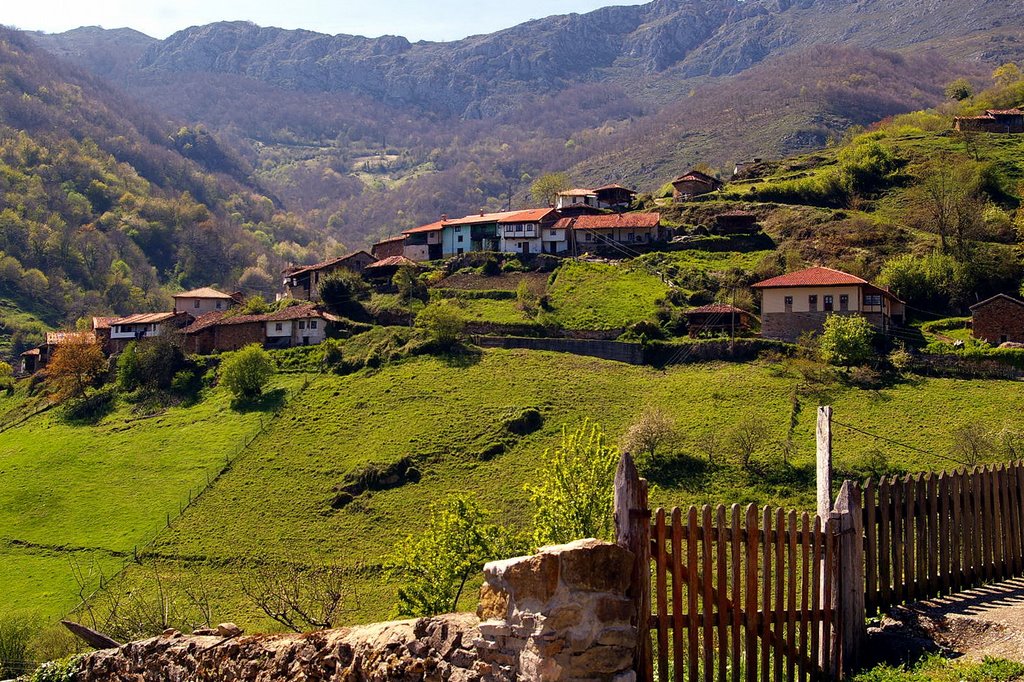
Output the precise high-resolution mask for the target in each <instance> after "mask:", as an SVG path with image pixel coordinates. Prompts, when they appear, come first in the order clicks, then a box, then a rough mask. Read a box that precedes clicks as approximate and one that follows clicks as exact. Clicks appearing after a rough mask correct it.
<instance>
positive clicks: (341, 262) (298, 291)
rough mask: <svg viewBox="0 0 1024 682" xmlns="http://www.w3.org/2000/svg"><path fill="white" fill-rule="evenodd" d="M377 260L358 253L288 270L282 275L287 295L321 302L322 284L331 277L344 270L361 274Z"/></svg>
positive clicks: (362, 252) (360, 252) (364, 252)
mask: <svg viewBox="0 0 1024 682" xmlns="http://www.w3.org/2000/svg"><path fill="white" fill-rule="evenodd" d="M375 260H377V259H376V258H374V257H373V256H372V255H370V254H368V253H367V252H366V251H356V252H354V253H350V254H346V255H344V256H341V257H339V258H332V259H330V260H326V261H324V262H322V263H316V264H314V265H305V266H301V267H292V268H288V269H287V270H285V271H284V272H283V273H282V274H283V275H284V287H285V294H286V295H287V296H288V297H289V298H297V299H300V300H304V301H319V300H320V282H322V281H323V280H324V279H325V278H327V277H328V276H329V275H331V274H333V273H335V272H337V271H339V270H342V269H344V270H351V271H352V272H355V273H361V272H362V271H363V268H365V267H366V266H367V265H369V264H370V263H372V262H374V261H375Z"/></svg>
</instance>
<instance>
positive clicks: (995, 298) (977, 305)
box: [970, 294, 1024, 310]
mask: <svg viewBox="0 0 1024 682" xmlns="http://www.w3.org/2000/svg"><path fill="white" fill-rule="evenodd" d="M1000 299H1005V300H1007V301H1009V302H1010V303H1016V304H1017V305H1019V306H1021V307H1022V308H1024V301H1021V300H1019V299H1016V298H1014V297H1013V296H1007V295H1006V294H996V295H995V296H992V297H990V298H986V299H985V300H984V301H978V302H977V303H975V304H974V305H972V306H971V308H970V309H971V310H977V309H978V308H983V307H985V306H987V305H988V304H989V303H992V302H994V301H998V300H1000Z"/></svg>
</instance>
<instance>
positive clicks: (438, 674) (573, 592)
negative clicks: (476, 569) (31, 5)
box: [75, 540, 637, 682]
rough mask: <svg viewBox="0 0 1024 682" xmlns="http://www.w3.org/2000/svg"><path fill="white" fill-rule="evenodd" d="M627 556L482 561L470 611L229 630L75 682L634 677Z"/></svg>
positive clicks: (559, 551)
mask: <svg viewBox="0 0 1024 682" xmlns="http://www.w3.org/2000/svg"><path fill="white" fill-rule="evenodd" d="M632 566H633V555H632V554H631V553H630V552H628V551H627V550H625V549H622V548H620V547H618V546H616V545H610V544H607V543H602V542H598V541H596V540H580V541H578V542H574V543H571V544H568V545H559V546H554V547H546V548H543V549H542V550H541V551H540V552H538V553H537V554H535V555H533V556H529V557H520V558H518V559H510V560H507V561H499V562H493V563H490V564H488V565H487V566H486V567H485V569H484V574H485V580H486V582H485V584H484V587H483V588H482V589H481V595H480V607H479V610H478V615H474V614H468V613H461V614H448V615H445V616H437V617H434V618H421V619H418V620H408V621H396V622H391V623H379V624H376V625H365V626H359V627H353V628H341V629H337V630H325V631H322V632H312V633H307V634H301V635H255V636H244V635H243V634H242V632H241V631H240V630H239V629H238V628H237V627H235V626H234V625H232V624H230V623H225V624H222V625H220V626H218V627H217V628H211V629H209V630H202V631H196V632H194V633H192V634H190V635H186V634H182V633H180V632H177V631H176V630H168V631H166V632H164V633H163V634H162V635H160V636H159V637H154V638H151V639H147V640H142V641H138V642H131V643H129V644H125V645H124V646H121V647H119V648H116V649H106V650H103V651H96V652H94V653H92V654H89V655H88V656H86V657H84V658H83V659H82V662H81V669H80V670H79V672H78V674H77V675H76V677H75V679H76V681H77V682H149V681H153V682H156V681H158V680H159V681H168V680H189V681H190V682H193V681H194V682H214V681H218V682H243V681H245V682H285V681H286V680H287V681H288V682H312V681H314V680H316V681H318V682H343V681H344V682H350V681H356V680H358V681H360V682H412V681H419V680H424V681H425V680H430V681H436V682H513V681H515V680H536V681H539V682H556V681H559V682H560V681H566V682H583V680H588V681H592V682H632V681H633V680H634V679H635V675H634V673H633V672H632V667H633V650H634V647H635V646H636V642H637V631H636V628H635V626H633V625H632V624H631V623H632V622H633V621H634V620H635V614H634V609H633V603H632V602H631V601H630V600H629V599H627V598H626V596H625V593H626V588H627V586H628V584H629V581H630V573H631V571H632Z"/></svg>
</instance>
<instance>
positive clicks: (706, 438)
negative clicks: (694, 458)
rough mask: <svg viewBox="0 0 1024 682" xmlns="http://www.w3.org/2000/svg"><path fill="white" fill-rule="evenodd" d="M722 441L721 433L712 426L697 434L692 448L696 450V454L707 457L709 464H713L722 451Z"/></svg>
mask: <svg viewBox="0 0 1024 682" xmlns="http://www.w3.org/2000/svg"><path fill="white" fill-rule="evenodd" d="M724 440H725V439H724V438H723V437H722V432H721V431H720V430H719V429H718V428H716V427H715V426H714V425H712V426H710V427H708V428H707V429H705V430H703V431H701V432H700V433H699V434H697V439H696V441H694V446H695V447H696V448H697V452H699V453H700V454H702V455H704V456H705V457H707V459H708V463H709V464H714V463H715V460H716V459H717V458H718V455H719V453H720V452H721V450H722V446H723V445H724V443H723V441H724Z"/></svg>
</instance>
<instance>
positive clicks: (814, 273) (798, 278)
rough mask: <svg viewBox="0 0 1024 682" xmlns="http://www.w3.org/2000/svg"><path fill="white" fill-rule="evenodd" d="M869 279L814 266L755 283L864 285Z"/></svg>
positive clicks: (760, 285)
mask: <svg viewBox="0 0 1024 682" xmlns="http://www.w3.org/2000/svg"><path fill="white" fill-rule="evenodd" d="M866 284H867V285H868V286H870V284H869V283H868V281H867V280H864V279H861V278H860V277H857V276H856V275H851V274H849V273H847V272H842V271H841V270H833V269H832V268H823V267H814V268H807V269H806V270H798V271H796V272H789V273H786V274H785V275H779V276H778V277H772V278H771V279H766V280H764V281H762V282H758V283H757V284H755V285H754V288H755V289H772V288H776V287H819V286H863V285H866Z"/></svg>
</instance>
